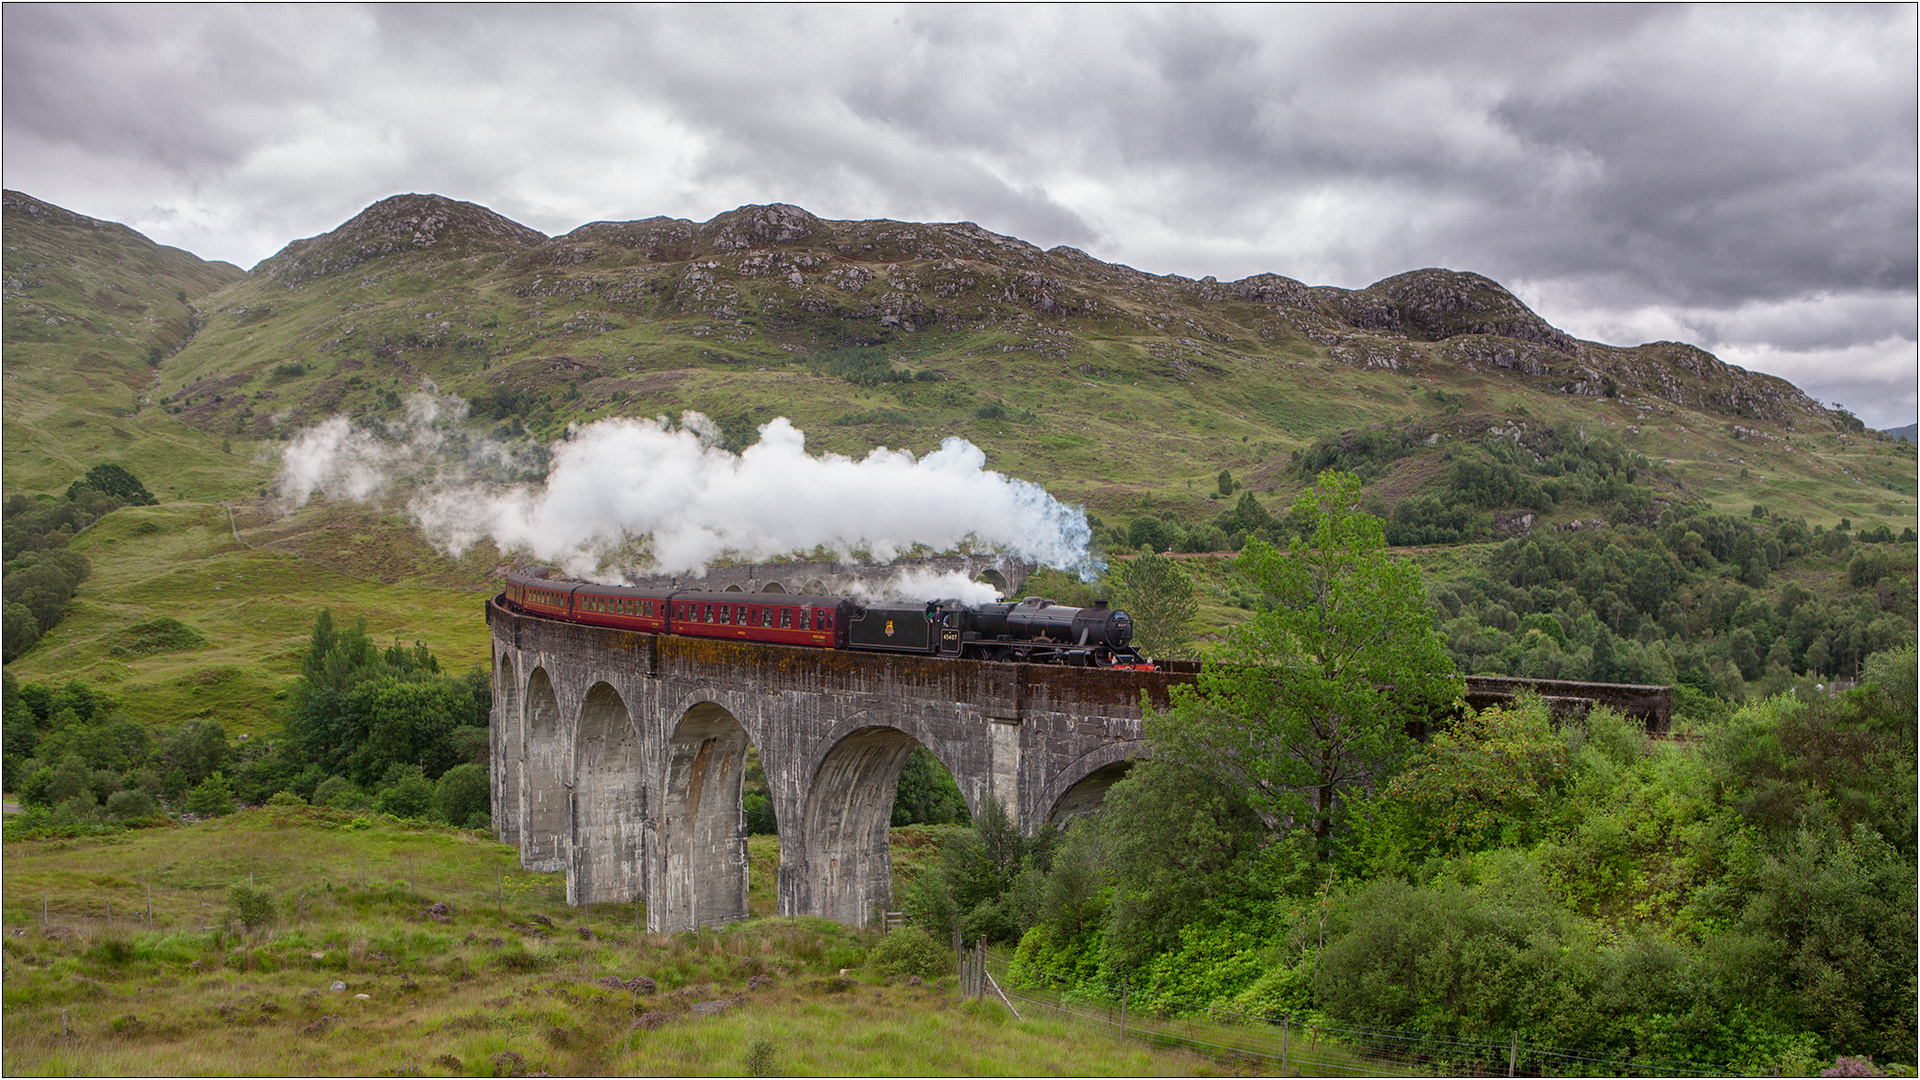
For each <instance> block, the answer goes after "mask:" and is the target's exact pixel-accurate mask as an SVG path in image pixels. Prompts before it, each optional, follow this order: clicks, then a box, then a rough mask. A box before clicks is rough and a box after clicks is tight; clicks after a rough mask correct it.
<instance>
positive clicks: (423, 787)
mask: <svg viewBox="0 0 1920 1080" xmlns="http://www.w3.org/2000/svg"><path fill="white" fill-rule="evenodd" d="M373 805H374V809H376V810H379V811H380V812H381V813H383V814H392V815H393V816H394V817H397V818H419V819H421V820H429V819H431V818H432V817H433V782H432V781H430V780H428V779H427V778H426V777H425V776H422V775H421V774H419V773H417V772H410V773H408V774H407V775H405V776H403V777H401V778H400V779H398V780H396V781H394V783H393V786H392V787H389V788H387V789H385V790H384V791H382V792H380V794H379V795H376V796H374V800H373Z"/></svg>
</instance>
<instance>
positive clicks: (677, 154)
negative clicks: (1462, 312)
mask: <svg viewBox="0 0 1920 1080" xmlns="http://www.w3.org/2000/svg"><path fill="white" fill-rule="evenodd" d="M3 18H4V53H5V55H4V65H3V66H0V78H3V79H4V84H5V94H4V99H0V105H3V106H4V121H5V130H4V138H5V144H4V151H5V153H4V158H0V162H3V165H0V167H3V169H4V179H5V183H6V186H7V187H10V188H16V189H19V190H22V191H25V192H27V193H28V194H31V195H34V196H37V197H39V198H42V199H46V200H48V201H49V202H54V203H57V204H60V205H62V206H65V207H68V208H70V209H73V210H76V211H79V212H80V213H84V214H89V215H92V216H94V217H99V218H107V219H110V220H116V221H124V222H126V223H127V224H129V225H132V226H133V227H134V228H136V229H139V230H140V231H141V232H143V233H146V234H147V235H148V236H151V237H153V238H154V239H155V240H158V241H160V242H162V243H167V244H173V245H176V246H179V247H183V248H186V249H188V250H190V251H193V252H194V253H196V254H199V255H201V256H203V257H206V258H216V259H226V260H229V261H231V262H234V263H237V264H239V265H241V266H243V267H247V266H251V265H253V264H254V263H255V262H257V261H259V260H260V259H263V258H265V257H267V256H268V255H271V254H273V253H274V252H275V251H277V250H279V249H280V248H281V247H282V246H284V245H285V244H286V243H287V242H288V241H290V240H293V239H296V238H299V237H305V236H312V235H315V234H318V233H322V232H326V231H327V230H329V229H332V228H334V227H335V226H337V225H339V224H340V223H341V222H343V221H345V220H346V219H347V218H349V217H351V216H352V215H353V214H355V213H356V212H358V211H359V210H360V209H362V208H363V207H365V206H366V205H367V204H369V203H372V202H374V201H376V200H378V199H381V198H384V197H385V196H388V195H392V194H397V193H401V192H409V191H418V192H436V193H438V194H442V195H446V196H449V197H452V198H456V199H465V200H469V201H472V202H477V203H481V204H483V205H485V206H488V207H491V208H493V209H494V210H496V211H498V212H500V213H502V214H505V215H506V216H508V217H510V218H513V219H515V220H517V221H520V222H523V223H525V224H527V225H530V226H532V227H534V228H536V229H539V230H541V231H543V232H546V233H548V234H558V233H562V232H566V231H567V230H569V229H572V228H574V227H576V226H578V225H581V224H584V223H586V222H589V221H595V220H628V219H634V218H643V217H650V216H653V215H655V214H667V215H671V216H675V217H686V218H691V219H694V220H696V221H704V220H706V219H707V218H710V217H712V216H713V215H714V214H717V213H720V212H722V211H725V210H729V209H732V208H733V207H735V206H738V205H741V204H743V203H754V202H776V201H778V202H791V203H796V204H798V205H800V206H803V207H806V208H807V209H808V210H811V211H813V212H814V213H816V214H819V215H821V216H822V217H829V218H872V217H891V218H901V219H909V220H922V221H927V220H971V221H977V222H979V223H980V224H981V225H984V226H986V227H987V228H990V229H993V230H995V231H998V232H1003V233H1009V234H1012V235H1014V236H1018V237H1020V238H1022V239H1025V240H1028V241H1031V242H1033V243H1036V244H1039V245H1041V246H1042V247H1051V246H1053V245H1055V244H1071V245H1073V246H1076V247H1080V248H1083V249H1085V250H1087V251H1088V252H1090V253H1091V254H1093V255H1095V256H1097V257H1099V258H1102V259H1106V260H1109V261H1113V262H1123V263H1127V264H1129V265H1132V266H1136V267H1139V268H1140V269H1143V270H1149V271H1153V272H1156V273H1168V272H1172V273H1180V274H1186V275H1189V276H1193V277H1199V276H1202V275H1205V274H1213V275H1215V276H1217V277H1219V278H1221V279H1222V280H1228V279H1232V278H1237V277H1242V276H1245V275H1247V274H1253V273H1259V272H1263V271H1271V272H1275V273H1280V274H1286V275H1288V276H1290V277H1295V278H1300V279H1302V280H1304V281H1306V282H1308V283H1310V284H1330V285H1341V286H1347V287H1359V286H1363V285H1366V284H1368V283H1370V282H1372V281H1375V280H1377V279H1379V278H1382V277H1386V276H1388V275H1391V274H1395V273H1399V272H1401V271H1404V270H1411V269H1417V268H1420V267H1426V266H1446V267H1452V268H1455V269H1461V270H1473V271H1477V272H1479V273H1483V274H1486V275H1488V276H1489V277H1492V278H1494V279H1496V280H1498V281H1500V282H1502V283H1503V284H1505V285H1506V286H1507V287H1508V288H1510V289H1512V290H1513V291H1514V292H1516V293H1517V294H1519V296H1520V297H1521V298H1522V299H1524V300H1526V301H1527V302H1528V303H1530V304H1531V305H1532V306H1533V307H1534V308H1535V309H1537V310H1538V311H1539V312H1540V313H1541V314H1542V315H1544V316H1545V317H1546V318H1547V319H1548V320H1549V321H1551V322H1553V323H1555V324H1556V325H1558V326H1561V327H1562V328H1564V329H1566V330H1568V331H1570V332H1572V333H1574V334H1575V335H1577V336H1580V337H1584V338H1590V339H1594V340H1599V341H1606V342H1611V343H1615V344H1622V345H1632V344H1637V343H1639V342H1642V341H1651V340H1660V339H1673V340H1683V341H1691V342H1694V343H1696V344H1698V345H1701V346H1702V347H1705V348H1707V349H1710V350H1712V351H1713V352H1715V353H1717V354H1718V355H1719V356H1720V357H1721V358H1722V359H1725V360H1727V361H1729V362H1731V363H1737V364H1740V365H1743V366H1746V367H1751V368H1757V369H1760V370H1763V371H1769V372H1772V373H1774V374H1777V375H1781V376H1784V377H1786V378H1789V379H1791V380H1793V381H1794V382H1795V383H1797V384H1799V385H1800V386H1801V387H1802V388H1804V389H1805V390H1807V392H1809V393H1810V394H1812V395H1813V396H1815V397H1817V398H1819V399H1821V400H1822V401H1827V402H1835V401H1838V402H1841V403H1844V404H1845V405H1847V406H1848V407H1849V408H1851V409H1853V410H1854V411H1855V412H1856V413H1858V414H1859V415H1860V416H1861V418H1862V419H1864V420H1866V421H1867V422H1868V423H1869V424H1870V425H1872V426H1875V427H1888V426H1894V425H1899V424H1906V423H1910V422H1912V421H1913V420H1914V418H1915V382H1916V353H1915V322H1916V213H1915V207H1916V197H1917V195H1916V178H1915V170H1916V151H1915V147H1916V112H1915V102H1916V74H1915V33H1916V25H1915V8H1914V7H1913V6H1912V5H1908V4H1901V5H1896V6H1883V7H1865V8H1842V7H1834V6H1819V7H1811V8H1791V7H1780V6H1765V7H1754V8H1734V7H1708V8H1661V7H1650V6H1641V5H1614V6H1605V7H1595V8H1587V7H1572V6H1551V7H1540V8H1524V7H1518V8H1517V7H1511V6H1499V7H1484V8H1474V7H1459V6H1440V7H1410V8H1394V7H1372V6H1359V5H1354V6H1342V7H1325V8H1314V7H1296V6H1286V7H1278V8H1260V7H1229V8H1206V7H1174V8H1142V7H1133V6H1129V7H1116V8H1100V7H1068V8H1034V7H1025V6H1021V7H1010V6H995V7H980V8H968V7H960V8H938V7H908V8H885V7H877V6H861V7H857V8H852V7H850V8H835V7H685V8H673V7H668V8H623V7H602V6H594V7H578V8H553V7H530V8H513V7H506V6H489V7H478V8H456V7H440V6H420V7H399V8H354V7H344V6H323V7H279V6H275V7H244V6H241V7H191V6H184V5H181V6H175V5H168V6H160V7H135V6H111V7H63V6H43V5H23V4H8V5H6V7H5V8H4V16H3Z"/></svg>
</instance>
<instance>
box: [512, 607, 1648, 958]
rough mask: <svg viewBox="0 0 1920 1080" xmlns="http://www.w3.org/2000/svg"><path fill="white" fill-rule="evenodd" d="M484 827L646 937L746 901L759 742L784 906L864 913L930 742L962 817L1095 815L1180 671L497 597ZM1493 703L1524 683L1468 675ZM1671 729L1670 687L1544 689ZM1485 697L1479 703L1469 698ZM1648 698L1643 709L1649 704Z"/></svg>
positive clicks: (875, 896) (715, 917)
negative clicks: (735, 634)
mask: <svg viewBox="0 0 1920 1080" xmlns="http://www.w3.org/2000/svg"><path fill="white" fill-rule="evenodd" d="M487 621H488V624H489V626H490V628H491V631H492V641H493V650H492V651H493V672H492V673H493V687H494V695H493V701H494V709H493V715H492V718H491V720H492V736H493V747H492V749H493V755H492V760H493V763H494V764H493V793H494V806H493V815H494V821H495V822H496V823H497V827H498V830H499V834H500V838H501V839H502V840H503V841H505V842H507V843H511V844H516V845H517V846H518V847H519V849H520V858H521V863H522V865H524V866H526V867H527V868H528V869H535V870H547V871H554V870H564V871H565V872H566V875H567V899H568V901H569V902H570V903H574V904H581V903H630V902H632V901H633V900H635V899H636V898H639V899H642V900H644V901H645V904H646V912H647V925H648V927H649V928H650V929H652V930H655V931H668V930H682V929H690V928H692V927H695V926H712V925H717V924H720V923H725V922H730V921H733V920H736V919H741V918H745V917H746V915H747V837H746V821H745V815H744V814H743V813H742V810H741V794H742V789H743V785H744V782H745V779H746V768H747V757H748V749H749V747H752V748H754V749H757V750H758V752H759V758H760V764H761V766H762V768H763V769H764V770H765V772H766V778H767V787H768V789H769V793H770V795H771V798H772V800H773V806H774V813H775V815H776V817H777V819H778V821H779V825H780V834H781V844H780V867H779V879H778V882H777V887H776V891H777V895H778V911H779V913H780V914H782V915H819V916H825V917H827V918H831V919H836V920H838V921H841V922H845V923H851V924H853V925H857V926H858V925H865V924H866V923H867V922H868V921H870V920H872V919H874V918H875V917H876V914H877V912H878V911H879V910H880V909H881V907H882V905H884V904H885V903H886V902H887V901H888V900H889V892H890V890H891V885H892V861H891V858H890V856H889V854H888V849H887V834H888V827H889V825H890V818H891V814H892V809H893V794H894V787H895V785H896V783H897V781H898V779H899V775H900V770H901V767H902V766H903V765H905V763H906V759H907V756H908V754H909V753H911V752H912V750H913V747H914V746H915V745H916V744H918V745H921V746H925V747H926V748H927V749H928V750H929V751H931V752H932V753H933V755H934V756H935V757H936V758H938V759H939V760H940V762H941V764H943V765H945V766H946V768H947V770H948V771H949V772H951V773H952V774H953V777H954V780H955V781H956V782H957V783H958V785H959V787H960V791H961V794H962V796H963V797H964V798H965V799H966V802H967V806H968V809H970V810H971V811H973V812H974V813H975V814H978V813H980V812H981V810H982V809H983V806H984V804H985V802H986V800H987V798H988V797H989V796H990V795H991V796H993V797H996V798H997V799H998V800H999V801H1000V803H1001V804H1002V805H1004V806H1005V807H1007V809H1008V812H1009V815H1010V816H1011V817H1012V819H1013V820H1014V823H1015V824H1016V825H1018V826H1019V827H1021V828H1022V829H1027V830H1031V829H1034V828H1036V827H1038V826H1039V825H1041V824H1042V823H1044V822H1046V821H1049V820H1056V821H1057V820H1062V819H1065V818H1068V817H1071V816H1073V815H1075V814H1078V813H1084V812H1086V811H1088V810H1091V809H1094V808H1096V807H1098V805H1099V803H1100V800H1101V799H1102V798H1103V797H1104V794H1105V791H1106V788H1107V787H1109V786H1110V785H1111V784H1112V783H1113V782H1114V781H1115V780H1117V779H1119V778H1120V776H1121V775H1123V774H1124V772H1125V770H1126V769H1127V768H1128V766H1129V765H1130V763H1131V762H1132V761H1133V760H1134V759H1136V758H1138V757H1140V756H1143V755H1144V754H1145V752H1146V748H1145V743H1144V742H1143V740H1142V731H1141V721H1142V706H1141V703H1142V700H1143V698H1144V699H1145V700H1146V701H1147V702H1150V703H1152V704H1153V705H1155V706H1163V705H1165V704H1166V703H1167V699H1168V692H1169V690H1170V688H1171V687H1172V686H1174V685H1176V684H1180V683H1191V682H1193V681H1194V680H1195V679H1196V677H1197V670H1198V666H1197V665H1192V664H1187V665H1181V668H1182V669H1181V670H1173V671H1154V672H1137V671H1114V670H1108V669H1096V668H1072V667H1058V666H1051V665H1040V664H1010V663H995V662H988V661H974V660H947V659H936V658H933V657H920V656H902V655H894V654H884V653H882V654H876V653H860V652H848V651H844V650H830V649H807V648H794V647H786V646H778V645H762V644H753V643H745V642H726V641H714V640H712V639H706V638H693V637H680V636H674V635H655V634H642V633H635V632H631V631H625V630H613V629H607V628H603V627H592V626H584V625H579V624H573V623H566V622H559V621H554V620H548V619H542V618H537V617H530V616H524V615H519V614H516V613H515V612H513V611H510V610H508V609H507V608H505V607H502V606H501V605H500V603H499V601H498V598H495V599H494V600H490V601H488V603H487ZM1467 682H1468V694H1469V700H1470V701H1472V702H1473V703H1475V704H1490V703H1493V702H1494V701H1496V700H1500V699H1502V698H1507V697H1511V696H1512V695H1513V694H1514V693H1515V692H1517V691H1519V690H1521V689H1523V688H1526V687H1529V686H1533V684H1532V683H1531V682H1530V681H1529V680H1522V679H1484V678H1478V677H1475V678H1469V679H1468V680H1467ZM1533 688H1534V689H1536V690H1538V691H1543V692H1545V693H1546V696H1548V698H1549V700H1550V701H1557V703H1558V704H1559V705H1560V706H1562V707H1563V708H1564V707H1565V706H1568V705H1573V706H1579V705H1581V704H1582V703H1586V704H1591V703H1592V702H1594V701H1596V700H1598V701H1606V702H1608V703H1610V704H1613V705H1615V706H1616V707H1620V708H1622V711H1624V712H1628V713H1629V714H1630V715H1635V716H1639V717H1640V718H1641V719H1643V720H1644V721H1645V722H1646V723H1647V724H1648V726H1649V728H1650V729H1664V728H1665V726H1666V712H1665V704H1664V702H1665V688H1664V687H1615V686H1607V685H1602V684H1554V685H1553V686H1551V687H1549V686H1547V685H1546V684H1540V685H1538V686H1534V687H1533ZM1476 698H1478V699H1484V700H1476ZM1649 706H1651V707H1650V708H1649Z"/></svg>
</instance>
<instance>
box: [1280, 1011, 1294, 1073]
mask: <svg viewBox="0 0 1920 1080" xmlns="http://www.w3.org/2000/svg"><path fill="white" fill-rule="evenodd" d="M1292 1034H1293V1017H1292V1016H1282V1017H1281V1018H1280V1075H1281V1076H1285V1075H1287V1042H1288V1038H1289V1036H1291V1035H1292Z"/></svg>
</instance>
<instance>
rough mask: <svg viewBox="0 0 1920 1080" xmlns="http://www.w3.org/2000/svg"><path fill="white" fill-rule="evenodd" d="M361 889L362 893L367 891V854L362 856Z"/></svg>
mask: <svg viewBox="0 0 1920 1080" xmlns="http://www.w3.org/2000/svg"><path fill="white" fill-rule="evenodd" d="M360 891H361V892H362V893H365V892H366V891H367V857H366V856H365V855H362V856H360Z"/></svg>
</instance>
